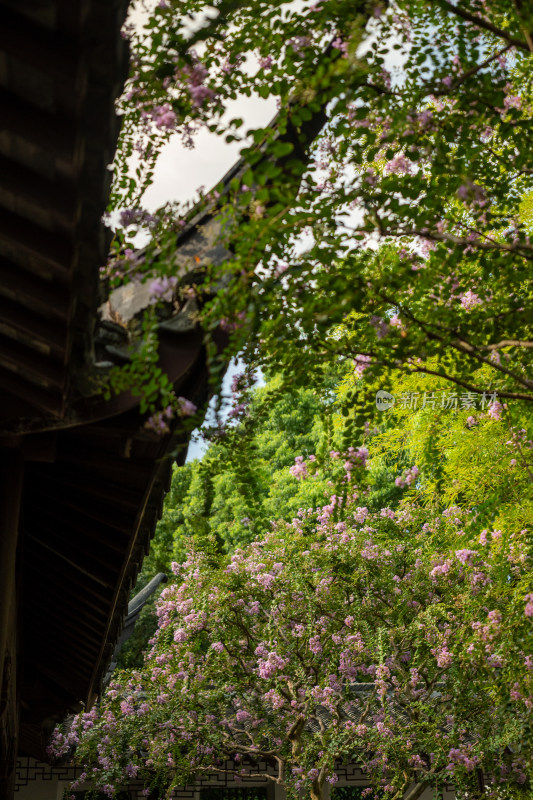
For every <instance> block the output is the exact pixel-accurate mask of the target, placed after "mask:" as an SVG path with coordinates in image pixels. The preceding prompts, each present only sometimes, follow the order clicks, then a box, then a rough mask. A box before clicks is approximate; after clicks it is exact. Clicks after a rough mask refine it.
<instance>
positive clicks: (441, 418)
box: [120, 367, 533, 667]
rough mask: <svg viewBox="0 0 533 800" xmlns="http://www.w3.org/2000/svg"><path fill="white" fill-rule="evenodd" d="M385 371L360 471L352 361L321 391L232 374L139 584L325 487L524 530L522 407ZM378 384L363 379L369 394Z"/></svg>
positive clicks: (143, 630)
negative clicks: (467, 397) (256, 382)
mask: <svg viewBox="0 0 533 800" xmlns="http://www.w3.org/2000/svg"><path fill="white" fill-rule="evenodd" d="M482 369H483V370H484V371H486V367H483V368H482ZM390 377H391V383H390V384H389V385H388V389H389V390H390V391H391V392H392V393H393V394H394V396H396V397H397V398H398V400H397V402H396V404H395V406H394V407H393V408H391V409H389V410H387V411H381V412H378V413H376V416H375V418H374V421H373V424H372V425H371V426H369V427H368V430H366V431H365V433H364V443H363V447H364V448H365V449H366V450H367V451H368V455H365V452H364V450H362V451H361V450H360V451H359V452H360V454H361V453H362V454H363V455H364V458H363V461H366V469H364V470H361V469H358V467H359V466H360V463H361V460H360V459H357V461H358V464H356V465H355V464H353V463H352V461H351V460H350V458H349V447H350V444H348V442H350V441H352V440H353V425H352V422H353V419H354V416H355V412H354V409H353V407H352V406H353V404H352V402H351V399H350V397H351V393H352V392H353V390H354V387H357V386H358V385H359V384H361V386H366V387H367V389H368V388H370V387H369V385H368V384H369V381H368V379H367V377H365V376H363V378H360V379H358V378H357V376H354V374H353V370H351V369H349V370H348V371H347V372H346V373H345V375H344V376H343V375H342V374H337V375H336V376H332V378H331V385H330V391H329V393H327V394H326V395H324V394H322V393H321V392H319V391H318V390H314V389H309V388H299V389H295V390H292V391H291V390H290V387H287V386H285V385H284V384H283V381H282V379H281V377H280V376H274V377H272V378H271V380H269V381H268V382H267V383H266V384H265V385H264V386H261V387H256V388H254V389H252V390H249V391H248V392H247V393H246V394H243V393H242V392H240V391H239V390H238V387H239V386H240V385H241V383H242V380H243V376H242V375H236V376H235V377H234V380H233V384H234V386H233V388H234V389H235V393H234V394H233V400H232V408H231V411H233V410H235V411H237V410H238V415H237V414H236V415H233V416H228V418H227V419H226V421H225V423H224V424H221V425H218V426H217V437H216V439H215V440H213V441H212V442H211V444H210V445H209V447H208V449H207V452H206V454H205V455H204V456H203V458H202V460H201V461H194V462H192V463H189V464H186V465H185V466H184V467H175V470H174V475H173V480H172V488H171V491H170V494H169V496H168V497H167V500H166V503H165V508H164V511H163V517H162V519H161V520H160V522H159V523H158V526H157V529H156V534H155V537H154V540H153V542H152V546H151V551H150V554H149V556H148V557H147V559H146V560H145V562H144V564H143V569H142V573H141V576H140V579H139V584H140V586H143V585H145V584H146V583H147V582H148V581H149V580H150V578H152V577H153V576H154V575H155V574H156V573H157V572H161V571H163V572H166V573H170V572H171V562H172V561H177V562H182V561H183V560H184V559H185V554H186V551H187V548H189V547H190V546H191V544H194V546H195V547H200V548H202V547H205V546H206V545H209V546H210V547H215V548H216V549H217V550H218V551H219V552H221V553H231V552H232V551H233V550H234V549H235V548H236V547H243V546H245V545H247V544H249V543H250V542H251V541H253V540H254V539H257V538H262V536H264V535H265V534H266V533H268V532H269V531H270V530H271V520H278V521H280V520H285V521H286V522H290V521H291V520H292V519H293V518H294V517H295V516H297V513H298V510H299V509H300V508H306V509H307V508H310V507H311V508H316V507H317V506H321V505H322V504H323V503H324V502H325V501H326V499H327V498H328V497H329V496H330V495H331V494H332V493H336V494H338V496H339V497H340V498H343V496H344V495H345V494H348V493H349V495H350V497H351V498H352V499H353V497H354V494H355V493H357V503H358V505H359V506H361V507H366V508H367V509H368V510H369V511H370V512H377V511H379V510H380V509H381V508H382V507H384V506H387V507H391V508H392V509H393V510H396V509H397V508H398V507H399V504H400V503H402V502H405V501H406V500H407V501H408V502H415V501H416V502H417V503H418V504H419V505H421V506H422V507H425V508H427V509H428V513H431V514H441V513H442V512H443V511H444V510H445V509H447V508H450V507H451V506H459V507H461V508H468V509H470V512H471V513H472V514H475V515H476V520H477V524H478V525H479V526H481V527H487V528H490V529H495V530H501V531H502V535H506V536H507V535H510V534H511V533H512V532H513V531H514V530H522V529H526V528H528V527H529V526H530V522H531V517H532V514H533V493H532V490H531V483H532V480H533V428H532V426H531V419H530V414H529V413H528V406H527V404H524V403H522V404H521V403H520V402H518V401H513V402H512V403H511V404H510V408H509V409H508V410H507V411H505V410H504V409H503V407H502V404H501V403H499V402H498V401H495V402H493V403H491V404H486V405H485V407H484V408H482V404H481V402H478V404H477V406H472V405H468V404H467V405H466V406H465V407H461V403H460V401H459V399H458V398H456V401H455V402H449V403H448V400H449V398H450V396H451V394H452V393H453V392H452V393H450V385H449V384H447V383H446V382H445V381H443V380H442V379H441V378H436V377H435V376H432V375H425V376H420V375H411V376H408V375H405V374H403V373H401V372H398V373H397V374H392V375H391V376H390ZM474 377H475V379H476V380H477V379H478V378H479V380H480V381H483V378H484V376H483V375H482V374H481V375H479V374H477V373H474ZM485 378H486V375H485ZM379 386H380V382H379V381H378V382H377V383H376V384H374V385H373V387H372V388H373V389H374V392H375V389H376V388H377V387H379ZM417 392H418V395H417ZM413 396H414V397H415V398H416V397H417V396H418V401H419V402H418V404H417V406H416V407H415V404H414V403H411V402H410V400H411V399H412V397H413ZM424 396H426V399H427V400H428V402H427V403H426V404H425V405H423V397H424ZM402 397H403V398H408V401H409V402H405V403H402V400H401V398H402ZM430 398H432V400H431V401H430ZM442 398H444V400H445V406H444V407H443V404H442ZM410 406H412V407H410ZM446 406H448V407H446ZM346 410H348V411H349V416H348V417H346V416H344V414H343V412H345V411H346ZM231 411H230V413H231ZM352 452H353V453H355V452H357V448H354V449H353V451H352ZM353 460H354V461H355V460H356V459H353ZM354 466H355V467H356V468H355V472H354V469H353V467H354ZM347 467H348V469H347ZM352 476H353V478H352ZM462 535H463V538H464V532H463V534H462ZM466 542H467V545H470V541H469V540H468V539H467V540H466ZM155 627H156V618H155V611H154V607H153V603H152V604H150V606H149V607H148V606H147V607H146V608H145V609H144V610H143V619H142V622H140V623H138V625H137V628H136V632H135V635H134V637H133V638H132V639H131V640H130V641H129V642H128V643H127V644H126V646H125V648H124V649H123V651H122V652H121V656H120V664H121V666H128V667H133V666H140V665H141V664H142V663H143V657H142V651H143V650H144V649H146V647H147V642H148V639H149V638H150V636H152V635H153V632H154V631H155Z"/></svg>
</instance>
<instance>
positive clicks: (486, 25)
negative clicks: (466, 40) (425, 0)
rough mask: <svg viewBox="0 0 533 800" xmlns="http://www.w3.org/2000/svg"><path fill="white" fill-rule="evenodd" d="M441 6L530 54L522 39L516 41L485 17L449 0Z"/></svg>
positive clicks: (442, 1) (444, 1)
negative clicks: (459, 6)
mask: <svg viewBox="0 0 533 800" xmlns="http://www.w3.org/2000/svg"><path fill="white" fill-rule="evenodd" d="M439 3H440V5H441V6H443V7H444V8H445V9H446V10H447V11H449V12H450V13H451V14H455V15H456V16H457V17H462V19H464V20H466V21H467V22H471V23H472V25H475V26H476V27H477V28H483V29H484V30H486V31H490V33H493V34H494V35H495V36H497V37H498V38H499V39H503V40H504V42H507V43H508V44H510V45H511V46H512V47H519V48H520V50H525V51H526V53H529V52H530V51H529V47H528V45H527V43H526V42H523V41H522V39H515V38H514V37H512V36H509V34H508V33H506V32H505V31H502V29H501V28H498V27H497V26H496V25H493V23H492V22H489V21H488V20H485V19H483V17H478V16H476V14H472V13H471V12H470V11H467V10H466V9H464V8H458V7H457V6H454V5H453V3H450V2H449V0H439Z"/></svg>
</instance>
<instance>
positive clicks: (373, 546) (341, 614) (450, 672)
mask: <svg viewBox="0 0 533 800" xmlns="http://www.w3.org/2000/svg"><path fill="white" fill-rule="evenodd" d="M333 505H334V504H331V505H329V506H324V507H323V508H321V509H319V510H318V512H317V513H313V514H307V513H301V514H300V515H299V518H298V519H297V520H294V521H293V522H292V523H291V524H287V523H280V524H279V525H277V526H276V528H275V529H274V530H273V531H272V532H271V533H270V534H269V535H268V536H266V537H265V538H264V539H263V540H262V541H258V542H255V543H253V544H252V545H250V546H248V547H246V548H243V549H238V550H237V551H236V552H235V553H234V554H233V555H232V556H231V558H230V557H225V558H223V559H221V560H220V561H213V560H212V559H211V558H210V557H209V555H208V554H205V553H202V552H197V553H192V554H191V555H190V556H189V558H188V560H187V562H186V563H185V564H184V565H182V566H181V567H177V566H176V567H175V572H176V575H177V580H176V581H175V582H174V583H173V584H172V585H170V586H169V587H168V588H167V589H166V590H165V591H164V593H163V595H162V597H161V600H160V602H159V608H158V614H159V626H158V631H157V634H156V636H155V640H154V645H153V648H152V650H151V651H150V653H149V654H148V655H147V658H146V662H145V665H144V667H143V668H142V669H141V670H133V671H130V672H124V673H120V674H118V675H116V676H115V679H114V680H113V682H112V683H111V684H110V686H109V689H108V691H107V693H106V696H105V698H103V701H102V703H101V705H100V707H99V708H98V709H95V710H94V711H92V712H89V714H87V715H79V717H78V718H77V719H75V720H74V722H73V724H72V727H71V728H70V730H69V731H68V732H67V733H61V732H57V733H56V735H55V737H54V742H53V745H52V752H53V753H55V754H59V755H61V753H62V752H64V751H65V749H66V748H67V749H68V747H69V746H70V744H71V742H72V741H73V740H76V739H77V738H79V746H78V750H77V753H76V759H77V760H78V762H79V763H81V764H83V766H84V768H85V769H87V770H89V769H90V770H91V774H92V776H93V780H95V781H96V783H97V785H98V786H101V787H103V786H107V787H108V792H109V794H110V795H112V793H113V791H114V788H115V787H116V786H119V785H120V784H121V783H122V782H123V781H124V779H125V778H127V777H135V778H137V779H140V780H141V781H142V782H143V783H144V784H145V785H146V786H148V787H150V788H151V789H152V790H157V792H158V795H159V796H160V797H171V796H172V791H173V788H174V787H177V786H183V785H186V784H189V783H191V782H192V781H193V780H194V777H195V776H197V775H210V774H217V775H220V774H221V773H222V774H224V773H226V774H227V775H229V776H234V775H239V776H243V775H247V774H250V773H252V774H254V773H255V774H257V773H259V774H263V775H265V776H267V775H270V776H271V779H272V780H276V781H277V782H278V783H279V784H280V785H281V786H282V787H283V788H284V789H285V790H286V791H287V792H288V794H289V797H292V798H297V797H298V796H300V793H301V792H303V793H305V795H306V796H308V797H310V798H311V800H324V798H325V796H326V788H327V785H328V782H329V783H335V782H336V769H337V768H338V767H339V766H340V765H342V764H343V763H346V762H347V761H352V762H353V761H355V762H356V763H358V764H359V765H361V766H362V767H363V768H364V769H365V772H366V774H367V778H368V780H369V783H370V785H371V786H372V788H373V789H374V791H375V792H376V794H378V795H379V793H380V792H381V791H382V792H384V793H385V795H386V796H387V797H390V798H391V800H400V799H401V798H402V797H403V795H404V793H405V791H406V789H407V788H408V786H409V785H410V784H411V783H412V781H413V780H416V781H417V782H420V783H422V784H424V785H425V786H430V787H433V788H434V789H435V790H439V789H440V788H442V786H443V784H444V783H450V782H453V784H454V785H455V787H456V789H457V790H458V791H460V792H461V791H462V792H467V793H468V795H469V796H471V795H474V796H478V794H477V792H478V786H479V783H478V771H482V772H483V773H484V775H485V776H487V779H488V783H489V786H490V783H491V779H492V778H491V776H493V775H497V776H501V777H502V778H503V780H502V781H501V782H498V784H497V795H495V796H497V797H500V798H501V800H510V799H511V798H514V797H520V796H523V797H524V798H525V797H527V796H528V794H527V793H528V791H529V788H528V785H527V781H528V780H530V779H531V775H532V770H533V764H532V762H531V737H532V730H531V725H530V711H531V705H532V703H533V701H532V700H531V692H532V691H533V678H532V675H533V673H532V668H533V660H532V659H531V657H530V656H527V657H526V654H528V653H530V652H531V644H532V624H531V616H533V594H526V593H527V591H528V589H529V581H530V570H529V566H528V554H529V552H530V549H529V546H528V542H527V539H526V536H525V534H526V533H527V532H526V531H522V532H520V531H516V530H515V531H513V535H512V537H506V536H502V535H501V534H500V532H499V531H492V532H491V533H489V532H484V531H481V532H480V528H479V523H478V522H476V520H475V519H473V518H472V516H471V515H470V514H469V513H468V512H464V511H461V510H460V509H455V510H453V513H451V514H450V513H443V514H434V513H432V512H427V511H424V510H421V509H418V508H416V507H414V506H411V507H409V506H405V507H404V508H402V509H401V510H399V511H398V512H396V513H395V512H394V511H392V510H390V509H386V510H385V512H386V513H381V512H380V513H377V514H375V515H369V513H368V512H367V511H366V509H361V508H354V506H353V505H350V504H347V505H346V506H345V507H344V509H343V510H342V513H341V516H342V520H340V521H339V522H337V521H336V519H335V514H334V512H333ZM459 528H461V529H462V530H465V531H466V535H465V538H468V540H470V542H471V545H470V547H465V546H464V545H465V542H464V541H463V540H462V539H460V538H458V533H459V530H458V529H459ZM458 543H460V544H458ZM264 763H267V764H272V765H273V766H274V765H275V768H274V770H272V772H271V771H270V770H269V768H268V767H267V768H266V769H265V768H264V767H263V766H261V765H262V764H264ZM384 777H385V779H386V782H384V781H383V778H384ZM494 788H496V787H494Z"/></svg>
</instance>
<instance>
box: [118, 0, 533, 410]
mask: <svg viewBox="0 0 533 800" xmlns="http://www.w3.org/2000/svg"><path fill="white" fill-rule="evenodd" d="M532 14H533V11H532V9H531V8H530V4H527V3H521V2H515V1H514V0H472V2H470V3H468V7H467V6H466V5H465V4H464V3H463V4H461V3H455V2H451V1H450V0H432V1H431V2H428V1H427V0H409V2H407V0H398V2H395V3H394V4H390V5H389V4H387V3H384V2H368V3H367V2H358V3H354V2H353V1H352V0H318V2H316V3H306V2H301V3H288V2H282V1H281V0H275V1H274V2H271V1H270V0H269V2H263V0H255V2H248V3H245V2H236V1H234V0H227V2H224V1H223V0H221V1H220V2H218V3H216V2H215V3H213V4H212V5H208V6H206V4H205V3H204V2H203V0H179V2H178V0H161V2H159V3H157V4H156V8H155V10H154V13H153V14H152V16H151V17H150V20H149V23H148V24H147V27H146V28H144V29H143V30H141V31H138V30H137V31H135V30H132V31H131V42H132V52H133V71H132V75H131V78H130V83H129V87H128V92H127V94H126V96H125V98H126V99H125V100H124V102H123V112H124V120H125V122H124V129H123V136H122V140H121V147H120V150H119V155H118V160H117V163H116V181H115V191H114V193H113V196H112V201H111V206H112V207H113V208H115V209H122V210H123V214H122V218H121V219H122V224H123V226H124V228H123V230H122V232H121V233H119V234H118V235H117V238H116V242H115V251H114V254H113V258H112V261H111V264H110V267H109V272H110V274H111V275H112V276H113V278H112V280H113V281H114V282H120V281H122V280H128V279H131V278H132V277H136V278H141V279H147V280H151V281H152V285H153V287H154V291H153V296H154V299H157V297H164V298H165V299H168V298H169V297H171V296H172V295H174V296H175V297H178V298H181V300H183V299H185V298H189V297H191V296H195V297H196V298H197V299H198V301H199V304H200V306H201V308H202V311H201V313H200V317H201V319H202V322H203V325H204V329H205V330H206V331H207V332H208V331H209V330H211V329H212V328H213V327H216V326H219V325H222V326H223V327H225V328H226V330H227V331H228V333H230V334H231V339H232V343H231V352H234V353H236V352H239V353H241V354H242V355H243V357H244V358H245V359H246V360H247V361H248V362H249V363H250V364H260V365H263V366H267V367H268V366H272V365H273V366H274V367H275V368H280V367H281V368H283V370H284V371H285V373H286V374H287V375H288V376H290V377H291V380H298V379H299V380H302V381H306V380H309V377H310V376H311V375H312V376H313V377H314V378H315V379H316V380H319V378H320V375H321V366H322V364H323V362H324V360H327V359H329V358H331V355H332V354H334V355H336V356H337V357H338V358H341V359H350V360H353V361H354V362H355V366H356V368H357V369H358V370H359V371H362V370H365V369H366V370H369V371H370V372H369V374H370V375H372V374H373V375H382V376H383V375H385V374H386V373H387V372H388V371H389V370H392V369H395V368H401V369H403V370H404V371H405V372H407V373H415V374H420V373H429V374H434V375H436V376H442V377H443V378H444V379H445V380H447V381H450V382H451V383H453V384H454V386H455V387H456V388H457V390H458V391H459V392H467V393H482V392H483V391H486V390H487V389H489V388H490V389H491V390H492V391H494V390H495V389H497V390H498V393H499V396H500V397H502V398H504V400H507V399H515V400H516V399H524V400H526V401H527V402H530V401H531V399H532V397H533V391H532V388H533V387H532V379H531V352H532V336H531V313H530V306H531V283H530V273H531V264H532V260H533V243H532V242H531V241H530V238H529V237H530V232H531V198H532V192H533V163H532V160H531V159H532V156H531V153H532V152H533V148H532V144H533V142H532V138H533V132H532V131H533V128H532V126H531V110H532V107H533V106H532V102H533V96H532V86H531V81H532V78H531V75H532V74H533V73H532V70H531V57H532V52H531V49H532V45H533V39H532V36H533V34H532V31H533V18H532ZM186 23H188V24H186ZM252 94H254V95H258V96H260V97H265V98H267V97H274V98H276V99H277V100H278V103H279V114H278V117H277V120H276V122H275V124H274V125H273V126H272V127H269V128H265V129H255V130H252V131H251V133H250V135H249V136H248V138H245V136H244V134H243V133H242V131H243V121H242V120H241V119H238V118H235V119H228V116H227V115H224V112H225V109H226V107H227V104H228V102H229V101H231V100H233V99H235V98H236V97H238V96H239V95H247V96H250V95H252ZM202 125H206V126H208V127H209V129H210V130H212V131H214V132H215V133H217V134H220V135H223V136H227V137H228V138H233V139H239V138H240V137H242V138H241V140H242V141H243V145H244V146H243V150H242V156H243V159H244V166H243V169H242V170H241V171H240V172H238V173H236V177H235V178H234V179H233V180H231V181H230V182H229V184H228V185H225V186H224V187H219V188H218V189H215V190H213V191H212V192H211V193H210V194H209V195H208V196H205V198H204V202H205V204H206V207H208V208H210V209H211V212H210V213H212V214H213V215H214V216H216V217H217V218H218V220H219V221H223V225H222V228H223V234H222V235H223V238H224V241H225V244H226V245H227V247H228V251H229V253H230V257H229V258H228V259H227V260H226V261H225V262H224V263H223V264H222V265H218V266H217V267H215V266H213V265H210V264H202V269H201V270H200V273H201V274H197V275H195V276H193V277H191V275H188V276H186V277H185V278H183V280H181V277H180V276H178V275H177V274H176V266H175V264H174V262H173V260H172V252H173V250H174V249H175V247H176V242H177V241H178V240H179V231H180V230H181V226H184V225H186V224H187V214H186V211H185V210H184V209H180V208H176V207H174V206H168V207H166V208H165V209H162V210H161V211H160V212H159V213H158V214H156V215H153V216H147V215H146V214H145V213H144V212H143V211H142V209H141V206H140V204H141V200H142V191H143V189H144V187H145V185H146V184H147V182H149V180H150V175H151V171H152V165H153V163H155V159H156V157H157V153H158V152H159V150H160V148H161V146H162V144H163V143H164V142H165V141H166V140H167V139H168V138H169V136H171V135H173V134H174V133H176V132H180V133H181V134H182V136H183V137H184V138H185V140H186V141H187V142H189V143H192V140H193V137H194V132H195V130H197V129H198V128H199V127H200V126H202ZM310 129H312V130H313V134H312V135H309V130H310ZM319 129H320V133H319V134H318V137H316V132H317V130H319ZM132 159H133V161H135V159H137V161H138V164H139V166H138V170H137V175H136V177H132V176H131V173H128V169H131V166H132ZM139 226H140V227H142V226H148V227H149V228H150V229H151V231H152V243H151V245H149V246H148V248H147V249H146V250H145V251H144V252H143V254H142V255H141V256H136V255H135V253H133V252H132V250H131V249H130V248H128V247H127V244H128V242H127V235H129V233H131V232H133V231H134V230H136V229H138V227H139ZM180 281H181V282H180ZM221 281H222V283H221ZM221 285H223V286H224V290H223V291H216V287H220V286H221ZM482 365H486V366H487V368H488V378H487V379H484V380H483V382H481V383H480V382H479V381H476V380H474V379H473V372H474V371H475V370H476V369H477V368H478V367H479V366H482ZM119 383H120V381H119ZM121 385H122V384H121ZM156 394H157V393H156ZM156 399H158V400H159V402H161V403H163V404H166V402H167V400H168V390H167V389H165V388H164V387H162V389H161V392H160V396H159V398H156ZM154 402H155V401H154Z"/></svg>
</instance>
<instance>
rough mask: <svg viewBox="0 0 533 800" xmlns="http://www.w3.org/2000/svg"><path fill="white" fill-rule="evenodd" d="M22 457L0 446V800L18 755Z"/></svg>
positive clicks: (4, 799) (7, 795)
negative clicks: (18, 587)
mask: <svg viewBox="0 0 533 800" xmlns="http://www.w3.org/2000/svg"><path fill="white" fill-rule="evenodd" d="M22 479H23V458H22V454H21V452H20V451H19V450H18V449H4V450H0V800H11V798H12V797H13V793H14V779H15V763H16V757H17V737H18V717H19V709H18V702H17V581H16V561H17V542H18V530H19V515H20V502H21V496H22Z"/></svg>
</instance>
